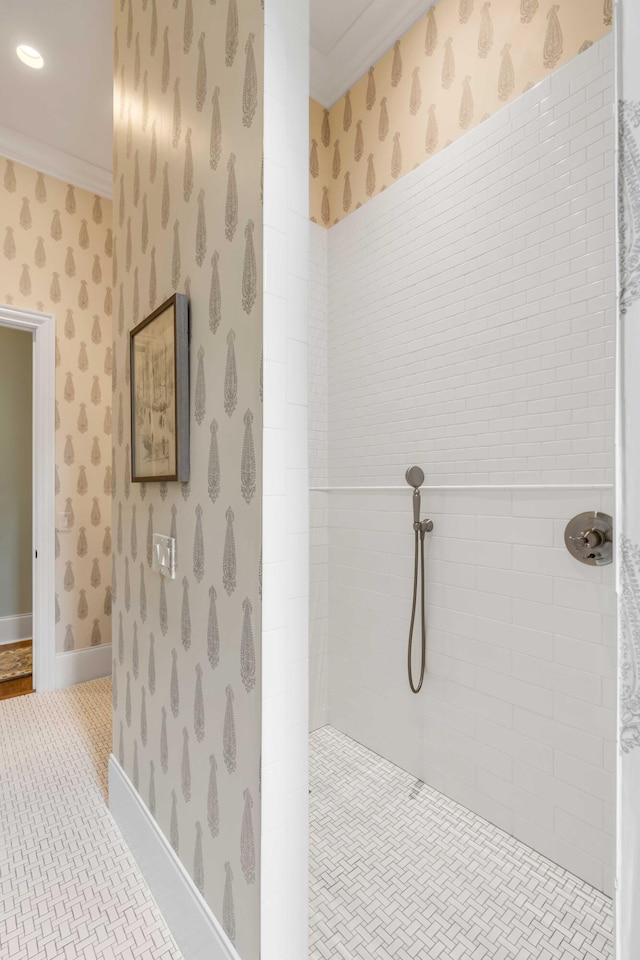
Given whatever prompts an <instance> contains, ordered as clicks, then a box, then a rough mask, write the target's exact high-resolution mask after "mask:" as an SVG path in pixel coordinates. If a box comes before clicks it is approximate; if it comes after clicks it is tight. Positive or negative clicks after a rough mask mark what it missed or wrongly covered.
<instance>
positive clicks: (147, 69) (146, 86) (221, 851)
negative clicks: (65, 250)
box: [113, 0, 264, 960]
mask: <svg viewBox="0 0 640 960" xmlns="http://www.w3.org/2000/svg"><path fill="white" fill-rule="evenodd" d="M263 17H264V14H263V10H262V7H261V4H260V0H217V2H213V3H197V4H196V3H193V2H192V0H172V2H171V3H169V2H166V3H157V2H156V0H142V2H139V3H135V4H134V3H133V2H132V0H117V2H116V5H115V35H114V57H115V65H114V66H115V69H114V75H115V100H114V119H115V133H114V182H115V191H114V249H113V267H114V275H113V283H114V301H115V306H114V314H115V322H114V338H115V343H114V367H113V384H114V405H115V409H116V416H117V419H118V422H119V421H120V411H122V419H123V422H124V425H125V426H124V430H123V431H120V430H117V431H114V446H113V457H114V525H115V528H116V536H115V540H114V576H113V595H114V648H113V650H114V661H113V703H114V754H115V756H116V757H117V759H118V760H119V762H120V763H121V765H122V766H123V767H124V769H125V771H126V773H127V775H128V777H129V778H130V780H131V781H132V783H133V784H134V786H135V787H136V789H137V790H138V791H139V793H140V796H141V797H142V799H143V801H144V803H146V804H147V805H148V807H149V810H150V811H151V813H152V814H153V815H154V817H155V818H156V820H157V822H158V824H159V826H160V828H161V830H162V831H163V832H164V834H165V835H166V836H167V837H168V839H169V840H170V842H171V844H172V846H173V848H174V850H175V851H176V853H177V854H178V856H179V857H180V859H181V860H182V862H183V864H184V866H185V867H186V869H187V870H188V872H189V874H190V875H191V877H192V878H193V880H194V881H195V883H196V885H197V887H198V888H199V889H200V891H201V892H202V894H203V896H204V897H205V899H206V901H207V903H208V904H209V905H210V907H211V909H212V910H213V912H214V913H215V914H216V916H217V917H218V919H219V920H220V922H221V924H222V925H223V927H224V929H225V931H226V932H227V935H228V936H229V938H230V939H231V940H232V941H233V942H234V943H235V945H236V948H237V950H238V952H239V953H240V955H241V956H242V957H243V958H246V960H250V958H257V957H258V952H259V933H260V930H259V927H260V922H259V915H260V914H259V907H260V892H259V863H258V852H259V825H260V735H261V720H260V717H261V698H260V686H261V672H260V646H259V638H260V636H261V613H262V611H261V572H260V542H261V437H262V396H261V395H262V388H261V381H262V376H261V349H262V276H261V272H262V197H261V167H262V136H263V134H262V130H263V124H262V102H263V95H262V89H261V84H262V79H261V78H262V75H263V69H262V61H263V52H262V51H263V32H264V23H263ZM176 290H177V291H180V292H184V293H187V294H188V295H189V298H190V304H191V348H190V365H191V425H190V427H191V480H190V482H189V483H185V484H178V483H147V484H132V483H131V482H130V459H131V452H130V430H129V416H130V403H129V366H128V336H129V329H130V328H131V327H132V326H133V325H135V324H136V323H137V322H138V321H139V320H141V319H142V318H143V317H144V316H145V315H147V314H148V313H149V312H150V311H151V310H152V309H153V308H154V307H156V306H158V305H159V304H160V303H162V301H163V300H164V299H166V298H167V297H168V296H170V295H171V293H172V292H174V291H176ZM154 532H159V533H165V534H170V535H172V536H174V537H176V540H177V576H176V579H175V580H174V581H172V580H165V579H163V578H161V577H160V576H159V575H158V574H157V573H154V572H153V571H152V570H151V543H152V536H153V533H154Z"/></svg>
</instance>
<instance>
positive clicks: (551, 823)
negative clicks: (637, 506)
mask: <svg viewBox="0 0 640 960" xmlns="http://www.w3.org/2000/svg"><path fill="white" fill-rule="evenodd" d="M368 16H369V18H370V23H369V28H370V30H371V33H372V34H374V33H375V27H376V26H377V24H376V23H375V22H374V15H373V13H372V12H371V11H369V14H368ZM345 18H346V15H345ZM329 19H330V18H329V14H328V11H327V10H324V12H323V11H322V10H321V9H320V6H319V5H316V6H315V7H314V5H313V4H312V20H311V38H312V56H311V93H312V103H311V131H310V141H311V144H310V174H311V213H312V219H313V220H314V221H315V222H314V223H313V224H312V225H311V238H310V245H311V275H310V289H311V294H310V296H311V321H310V330H309V389H310V395H309V444H310V515H311V592H310V654H309V655H310V730H311V745H310V771H311V773H310V787H311V795H310V809H311V833H310V860H311V923H310V931H311V933H310V937H311V939H310V944H311V946H310V956H311V957H313V958H321V957H328V956H341V957H358V956H376V957H378V956H379V957H384V958H386V957H391V956H405V955H406V956H413V955H414V952H415V955H416V956H428V957H432V956H433V957H437V956H438V957H439V956H465V957H471V956H473V957H476V956H478V957H481V956H500V957H505V958H506V957H516V956H518V957H520V956H527V957H536V958H537V957H541V958H542V957H548V956H550V955H551V953H550V952H547V951H549V950H551V942H552V941H551V939H550V938H551V937H552V936H556V937H557V938H558V940H557V942H556V941H553V943H554V944H555V945H556V947H557V948H558V949H559V953H558V955H559V956H567V957H568V956H576V957H577V956H580V957H583V956H587V955H588V956H597V957H610V956H613V953H612V949H613V947H612V931H613V919H612V907H611V900H610V898H611V896H612V894H613V886H614V855H615V840H614V835H615V795H616V773H615V770H616V747H615V737H616V733H615V711H616V681H615V675H616V625H615V613H616V601H615V585H614V566H613V565H612V564H611V562H610V560H611V549H610V548H611V544H610V543H609V544H608V548H609V549H608V552H607V550H606V549H605V551H604V553H603V554H601V553H598V555H597V556H598V560H597V561H596V560H593V559H592V560H591V561H590V562H581V561H584V560H585V559H589V557H590V556H591V555H590V554H589V550H588V549H586V550H582V552H580V550H579V549H575V548H574V549H573V552H571V551H570V549H569V547H574V545H575V543H576V539H578V540H579V538H580V535H581V534H582V533H584V532H585V531H587V530H589V529H591V528H593V529H596V534H595V538H596V540H597V541H598V543H599V542H600V540H601V539H602V540H606V539H607V538H608V539H609V541H610V539H611V533H610V530H609V531H608V532H607V533H603V534H602V536H600V534H598V532H597V529H598V528H599V527H600V526H601V528H602V530H603V531H604V530H605V529H606V527H607V522H608V519H609V518H610V517H611V516H612V515H614V513H615V510H614V486H613V482H614V402H615V397H614V392H615V391H614V380H615V349H614V344H615V339H616V333H615V320H616V263H615V241H614V237H615V224H614V214H615V202H614V197H615V182H614V148H615V143H614V114H613V103H614V99H615V95H614V65H613V35H612V32H611V8H610V5H607V4H606V3H605V4H604V5H603V3H602V2H601V0H593V2H589V3H585V4H576V3H566V2H565V3H561V4H554V5H551V4H542V3H541V4H538V3H537V2H535V0H534V2H527V0H522V3H493V4H489V3H479V2H476V3H474V2H472V0H440V2H439V3H438V4H436V5H435V6H433V7H431V8H430V9H429V10H428V11H427V12H426V13H424V14H423V15H422V16H420V18H419V19H418V20H417V22H415V23H414V24H413V25H412V26H410V27H409V29H408V30H407V31H406V32H402V31H398V33H397V35H396V37H394V38H393V41H392V42H387V43H386V45H385V46H384V49H383V50H381V51H380V55H379V56H378V57H376V58H374V57H372V58H371V62H372V64H373V66H369V65H367V68H366V69H364V70H362V71H361V72H360V73H359V74H358V75H357V77H356V76H346V73H344V72H343V75H340V71H339V70H338V68H337V67H336V63H337V60H336V62H335V63H334V62H333V61H332V60H331V56H332V49H334V48H331V43H330V41H331V37H332V36H333V38H334V40H335V52H334V55H335V56H336V57H337V55H338V53H341V54H342V55H343V56H344V50H345V44H346V45H348V43H349V31H348V30H347V31H346V39H345V34H342V33H341V28H344V27H346V26H349V25H347V24H346V23H344V22H343V21H342V20H341V19H340V18H337V20H334V21H333V22H332V24H331V25H330V24H329V22H328V21H329ZM357 29H360V30H363V29H364V26H363V24H362V23H361V24H360V26H359V27H358V28H356V27H353V26H350V31H351V34H352V38H351V43H352V46H354V47H355V44H354V41H353V35H355V34H356V32H357ZM332 31H333V34H332ZM387 41H388V38H387ZM323 45H324V46H323ZM318 49H320V50H321V51H322V55H323V56H324V61H323V62H324V72H323V70H322V69H321V65H322V64H321V63H320V60H321V56H320V54H319V53H318ZM355 61H356V58H355V57H354V59H353V60H352V61H351V62H352V63H355ZM332 67H333V68H334V69H331V68H332ZM341 81H344V82H343V83H342V88H341V89H338V85H339V84H340V83H341ZM314 96H315V97H316V99H315V100H314V99H313V97H314ZM318 101H320V102H318ZM412 466H418V467H419V468H420V470H421V471H423V476H424V480H423V482H422V479H421V475H420V471H418V472H417V473H415V474H413V483H414V484H415V485H416V489H417V490H418V491H419V493H420V499H421V503H420V507H419V509H420V510H421V512H420V514H419V519H420V520H425V519H427V518H428V519H430V520H431V521H432V522H433V529H432V530H425V529H424V525H423V529H422V531H415V528H414V526H413V523H414V519H416V517H415V516H414V512H413V504H416V506H417V503H416V501H417V497H416V496H413V495H412V489H413V487H412V485H411V483H409V485H408V483H407V481H406V480H405V472H406V471H407V470H408V469H409V468H411V467H412ZM409 480H412V477H411V476H410V477H409ZM591 512H593V513H595V514H596V516H595V518H594V516H593V513H592V515H591V517H582V516H581V515H582V514H589V513H591ZM573 518H577V519H576V521H575V523H574V524H573V526H571V527H570V528H569V529H568V530H567V525H568V524H569V522H570V521H572V520H573ZM565 531H567V532H566V534H565ZM571 537H573V538H574V539H573V540H571ZM594 542H595V541H594ZM581 543H583V541H581ZM420 544H423V549H424V574H423V570H422V566H421V565H420V561H421V556H420ZM579 546H580V543H578V547H579ZM603 558H604V559H603ZM416 564H418V576H417V581H416V582H415V583H414V572H415V569H416V567H415V565H416ZM423 582H424V591H425V602H424V637H425V640H424V644H425V646H424V659H423V650H422V624H423V619H422V600H421V596H420V589H421V585H422V583H423ZM416 588H417V598H416V597H415V595H414V590H415V589H416ZM412 600H413V603H414V613H415V623H413V641H412V653H411V655H410V659H409V665H408V662H407V660H408V639H409V632H410V620H411V614H412ZM408 670H409V675H408ZM422 670H424V680H423V682H422V683H420V675H421V671H422ZM412 687H413V689H414V690H415V689H417V692H415V693H414V692H413V690H412ZM470 836H471V837H472V838H473V840H472V842H471V843H470V839H469V838H470ZM336 838H338V842H336ZM445 841H446V842H445ZM487 863H488V864H490V867H489V868H487ZM518 865H520V866H518ZM456 897H459V898H460V899H461V901H462V902H464V904H465V907H466V909H465V910H464V912H461V910H457V911H447V909H446V905H447V902H449V903H451V902H452V901H451V898H456ZM488 898H489V899H490V900H493V899H494V898H497V900H498V903H499V904H500V905H499V906H497V907H495V909H488V906H487V899H488ZM534 900H535V903H536V906H535V908H534V907H533V906H532V903H533V901H534ZM530 911H533V915H532V913H531V912H530ZM585 911H586V915H588V917H589V923H588V924H585V923H584V922H583V920H584V916H585ZM545 913H546V916H545ZM434 915H435V916H440V919H439V921H438V922H437V923H435V924H434ZM514 917H515V920H514ZM549 917H551V918H552V919H551V920H549ZM581 917H582V919H581ZM563 918H564V921H563ZM567 918H569V919H567ZM512 923H513V925H514V926H515V928H516V930H517V932H515V933H514V932H513V931H512V932H511V934H510V937H509V938H505V937H503V936H502V933H501V930H502V929H503V926H502V925H504V924H507V926H509V925H510V924H512ZM563 924H564V925H563ZM383 928H387V932H386V933H385V931H384V929H383ZM403 930H407V931H410V933H407V934H406V939H405V935H403V934H402V932H401V931H403ZM572 938H576V939H572ZM578 938H579V939H578ZM572 942H573V944H574V945H577V948H576V947H575V946H574V947H572ZM558 943H559V947H558ZM469 944H472V945H473V947H474V948H475V949H477V951H478V952H477V953H475V952H472V949H471V947H470V946H469ZM498 945H500V946H501V948H502V950H501V952H498V953H496V952H486V951H489V948H490V947H492V949H493V950H497V949H498ZM482 946H484V950H485V952H483V950H482ZM587 946H588V948H589V951H590V952H588V953H587V952H585V951H586V950H587ZM574 949H577V952H572V951H573V950H574ZM520 950H521V951H522V953H519V951H520ZM563 950H565V951H566V953H563ZM405 951H406V952H405ZM411 951H414V952H411Z"/></svg>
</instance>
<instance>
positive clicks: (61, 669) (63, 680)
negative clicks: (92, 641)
mask: <svg viewBox="0 0 640 960" xmlns="http://www.w3.org/2000/svg"><path fill="white" fill-rule="evenodd" d="M55 662H56V666H55V670H56V676H55V687H56V689H60V688H61V687H72V686H73V684H74V683H85V682H86V681H87V680H98V679H99V678H100V677H110V676H111V644H110V643H101V644H100V646H97V647H82V648H81V649H80V650H69V651H68V652H67V653H58V654H56V658H55Z"/></svg>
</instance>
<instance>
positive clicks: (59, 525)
mask: <svg viewBox="0 0 640 960" xmlns="http://www.w3.org/2000/svg"><path fill="white" fill-rule="evenodd" d="M69 520H70V517H69V516H68V515H67V514H66V513H59V514H58V515H57V517H56V530H57V531H58V533H70V532H71V524H70V523H69Z"/></svg>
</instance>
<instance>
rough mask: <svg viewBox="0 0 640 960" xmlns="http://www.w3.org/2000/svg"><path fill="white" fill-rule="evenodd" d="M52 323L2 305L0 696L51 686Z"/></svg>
mask: <svg viewBox="0 0 640 960" xmlns="http://www.w3.org/2000/svg"><path fill="white" fill-rule="evenodd" d="M54 323H55V321H54V317H53V315H52V314H44V313H36V312H34V311H30V310H17V309H13V308H10V307H0V365H1V366H2V375H1V377H0V380H1V386H0V389H1V390H2V393H3V402H2V404H1V405H0V409H2V410H3V411H4V412H5V414H6V416H4V418H3V419H0V449H2V450H3V453H2V469H0V501H1V502H0V512H1V515H2V521H1V522H0V547H1V548H2V549H1V550H0V554H1V555H2V565H1V566H0V699H5V698H7V697H11V696H18V695H20V694H24V693H30V692H32V691H33V690H39V691H43V690H47V689H51V688H52V687H53V686H54V685H55V681H54V670H53V668H54V656H55V648H54V597H55V586H54V558H55V512H54V511H55V505H54V504H55V501H54V490H55V484H54V471H55V466H54V463H55V460H54V456H55V453H54V450H55V446H54V410H55V366H54V347H55V333H54V329H55V327H54ZM5 394H6V396H5Z"/></svg>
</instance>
